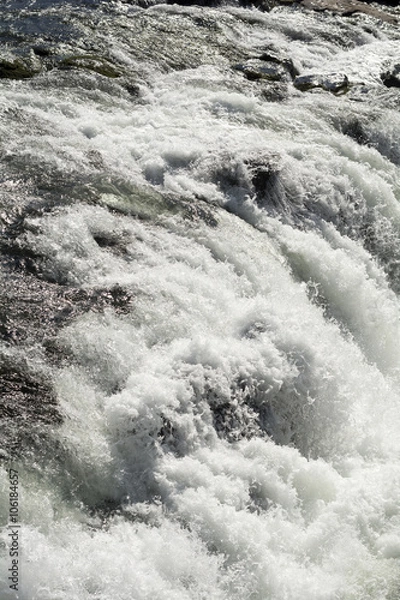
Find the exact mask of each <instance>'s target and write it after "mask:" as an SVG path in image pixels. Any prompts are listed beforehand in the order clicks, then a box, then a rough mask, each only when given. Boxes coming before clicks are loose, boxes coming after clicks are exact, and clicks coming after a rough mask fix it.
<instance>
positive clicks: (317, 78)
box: [294, 73, 349, 94]
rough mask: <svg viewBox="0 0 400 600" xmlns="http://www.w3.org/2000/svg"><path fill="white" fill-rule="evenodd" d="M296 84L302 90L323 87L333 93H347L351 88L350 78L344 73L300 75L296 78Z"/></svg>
mask: <svg viewBox="0 0 400 600" xmlns="http://www.w3.org/2000/svg"><path fill="white" fill-rule="evenodd" d="M294 86H295V88H297V89H298V90H300V91H301V92H308V91H309V90H313V89H315V88H321V89H323V90H326V91H327V92H332V93H333V94H345V93H346V92H347V91H348V89H349V80H348V77H347V75H344V74H343V73H331V74H328V75H319V74H311V75H299V76H298V77H296V79H295V80H294Z"/></svg>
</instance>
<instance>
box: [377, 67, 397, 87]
mask: <svg viewBox="0 0 400 600" xmlns="http://www.w3.org/2000/svg"><path fill="white" fill-rule="evenodd" d="M381 79H382V83H383V85H385V86H386V87H400V62H398V63H396V64H395V65H393V66H392V67H391V68H390V69H389V70H388V71H386V72H385V73H382V75H381Z"/></svg>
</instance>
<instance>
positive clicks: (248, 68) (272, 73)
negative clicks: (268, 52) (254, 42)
mask: <svg viewBox="0 0 400 600" xmlns="http://www.w3.org/2000/svg"><path fill="white" fill-rule="evenodd" d="M233 68H234V69H236V70H237V71H241V72H242V73H243V74H244V76H245V77H246V78H247V79H249V80H250V81H257V80H259V79H264V80H267V81H282V80H283V79H285V78H286V75H287V72H286V69H285V68H283V67H282V66H281V65H280V64H278V63H276V62H272V61H269V62H267V61H265V60H260V59H257V58H255V59H250V60H248V61H246V62H245V63H243V64H238V65H234V66H233Z"/></svg>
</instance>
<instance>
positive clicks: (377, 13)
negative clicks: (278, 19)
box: [279, 0, 398, 23]
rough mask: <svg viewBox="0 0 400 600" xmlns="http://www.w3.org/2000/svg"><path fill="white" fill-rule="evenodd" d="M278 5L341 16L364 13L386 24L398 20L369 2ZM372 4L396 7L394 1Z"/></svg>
mask: <svg viewBox="0 0 400 600" xmlns="http://www.w3.org/2000/svg"><path fill="white" fill-rule="evenodd" d="M279 4H300V6H304V7H305V8H310V9H312V10H320V11H325V10H329V11H331V12H333V13H335V14H338V15H342V16H350V15H353V14H354V13H364V14H366V15H370V16H371V17H374V18H376V19H380V20H381V21H386V22H387V23H397V22H398V20H397V19H396V18H395V17H393V16H392V15H390V14H388V13H387V12H385V11H384V10H382V9H380V8H377V7H376V6H370V2H369V0H294V1H291V0H280V1H279ZM374 4H382V5H388V6H398V2H395V1H394V0H385V1H384V2H376V3H374Z"/></svg>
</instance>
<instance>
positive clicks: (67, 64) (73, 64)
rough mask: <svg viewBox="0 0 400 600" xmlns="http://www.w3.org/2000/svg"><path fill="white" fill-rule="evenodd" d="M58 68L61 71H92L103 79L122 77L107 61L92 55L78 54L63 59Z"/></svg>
mask: <svg viewBox="0 0 400 600" xmlns="http://www.w3.org/2000/svg"><path fill="white" fill-rule="evenodd" d="M60 67H61V68H62V69H73V68H75V69H83V70H86V71H93V72H95V73H98V74H99V75H103V77H109V78H112V79H114V78H116V77H120V76H121V75H122V73H121V71H120V70H119V69H118V68H117V67H116V66H115V65H114V64H113V63H112V62H111V61H110V60H109V59H108V58H105V57H103V56H96V55H94V54H78V55H74V56H69V57H67V58H64V60H63V61H62V62H61V65H60Z"/></svg>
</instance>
